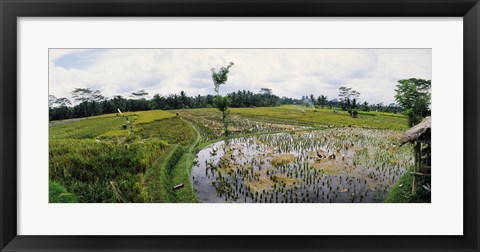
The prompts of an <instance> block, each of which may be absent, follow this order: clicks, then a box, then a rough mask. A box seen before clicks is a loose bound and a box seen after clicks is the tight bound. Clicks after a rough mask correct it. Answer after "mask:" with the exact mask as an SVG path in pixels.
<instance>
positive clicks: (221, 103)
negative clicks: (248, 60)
mask: <svg viewBox="0 0 480 252" xmlns="http://www.w3.org/2000/svg"><path fill="white" fill-rule="evenodd" d="M232 66H233V62H230V63H229V64H228V66H226V67H221V68H220V70H219V71H218V72H215V69H214V68H212V69H211V71H212V80H213V85H214V87H215V92H216V93H217V96H216V97H215V98H214V99H213V105H214V106H215V107H216V108H217V109H218V110H220V112H222V122H223V126H224V128H225V136H228V119H227V116H228V114H229V112H230V110H229V106H230V103H231V102H232V101H231V100H230V98H229V97H228V96H225V97H223V96H221V95H220V92H219V88H220V85H222V84H225V83H226V82H227V80H228V73H229V71H230V68H231V67H232Z"/></svg>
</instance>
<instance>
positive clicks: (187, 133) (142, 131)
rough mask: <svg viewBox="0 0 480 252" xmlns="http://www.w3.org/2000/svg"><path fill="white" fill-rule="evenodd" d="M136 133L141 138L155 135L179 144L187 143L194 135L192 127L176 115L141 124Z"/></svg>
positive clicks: (170, 142)
mask: <svg viewBox="0 0 480 252" xmlns="http://www.w3.org/2000/svg"><path fill="white" fill-rule="evenodd" d="M137 133H138V134H139V135H140V136H141V137H142V138H148V137H151V136H155V137H159V138H160V139H163V140H166V141H167V142H168V143H169V144H180V145H187V144H188V143H189V142H190V141H192V139H193V138H194V137H195V132H194V130H193V128H192V127H191V126H190V125H188V124H187V123H185V122H184V121H182V120H181V119H180V118H178V117H173V118H168V119H164V120H160V121H154V122H151V123H148V124H142V125H141V126H140V127H139V129H138V132H137Z"/></svg>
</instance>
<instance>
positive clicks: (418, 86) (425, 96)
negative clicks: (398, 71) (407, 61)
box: [395, 78, 432, 126]
mask: <svg viewBox="0 0 480 252" xmlns="http://www.w3.org/2000/svg"><path fill="white" fill-rule="evenodd" d="M398 83H399V84H398V85H397V89H395V92H397V94H396V95H395V100H396V101H397V102H398V104H400V106H402V107H403V108H404V109H405V114H406V115H407V116H408V125H409V126H413V125H416V124H418V123H420V122H421V121H422V119H423V118H424V117H426V116H427V115H429V114H430V100H431V93H430V89H431V85H432V82H431V81H430V80H423V79H415V78H411V79H405V80H399V81H398Z"/></svg>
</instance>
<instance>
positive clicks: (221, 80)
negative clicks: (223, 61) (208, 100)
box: [210, 62, 233, 95]
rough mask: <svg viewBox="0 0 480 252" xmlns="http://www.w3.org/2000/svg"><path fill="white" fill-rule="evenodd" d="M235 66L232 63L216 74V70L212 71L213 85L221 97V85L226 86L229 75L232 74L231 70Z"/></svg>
mask: <svg viewBox="0 0 480 252" xmlns="http://www.w3.org/2000/svg"><path fill="white" fill-rule="evenodd" d="M232 66H233V62H230V63H229V64H228V66H226V67H221V68H220V70H218V72H215V68H212V69H210V71H212V80H213V85H214V86H215V92H216V93H217V95H219V92H218V91H219V88H220V85H222V84H225V83H226V82H227V80H228V73H229V72H230V68H231V67H232Z"/></svg>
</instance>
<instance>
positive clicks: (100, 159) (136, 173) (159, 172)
mask: <svg viewBox="0 0 480 252" xmlns="http://www.w3.org/2000/svg"><path fill="white" fill-rule="evenodd" d="M124 125H125V128H124ZM49 134H50V139H49V179H50V181H49V182H50V202H52V203H53V202H72V201H73V202H85V203H93V202H96V203H100V202H105V203H106V202H112V203H115V202H169V201H170V199H169V197H168V196H166V195H169V194H171V188H169V187H167V184H168V182H169V181H170V180H171V178H170V177H169V176H168V174H167V172H166V171H163V169H168V167H170V166H175V165H176V162H177V161H178V160H177V158H178V159H179V158H180V157H181V155H183V152H182V153H180V154H181V155H180V157H176V156H175V157H174V158H173V156H172V155H171V153H172V152H174V150H175V149H178V148H176V147H177V146H184V145H188V144H189V143H190V142H191V141H193V139H194V138H195V136H196V134H195V131H194V129H193V128H192V127H190V126H189V124H188V123H186V122H184V121H183V120H182V119H180V118H179V117H177V116H176V115H175V114H173V113H170V112H167V111H161V110H156V111H141V112H130V113H123V114H119V115H117V114H109V115H102V116H97V117H91V118H84V119H79V120H67V121H56V122H52V123H50V127H49ZM169 158H171V159H172V160H170V159H169ZM167 163H168V164H170V166H167V165H166V164H167ZM66 196H68V197H66Z"/></svg>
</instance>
